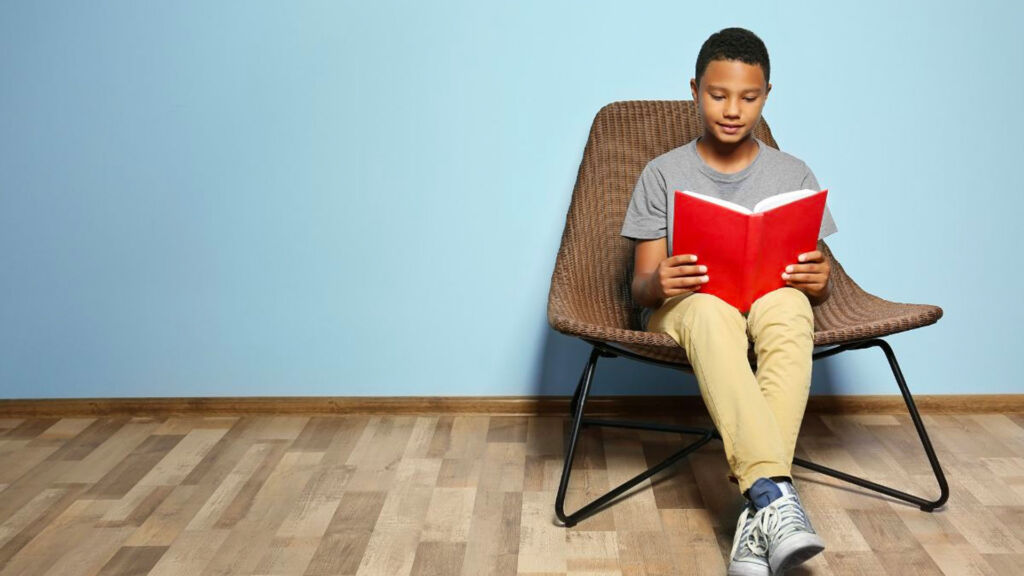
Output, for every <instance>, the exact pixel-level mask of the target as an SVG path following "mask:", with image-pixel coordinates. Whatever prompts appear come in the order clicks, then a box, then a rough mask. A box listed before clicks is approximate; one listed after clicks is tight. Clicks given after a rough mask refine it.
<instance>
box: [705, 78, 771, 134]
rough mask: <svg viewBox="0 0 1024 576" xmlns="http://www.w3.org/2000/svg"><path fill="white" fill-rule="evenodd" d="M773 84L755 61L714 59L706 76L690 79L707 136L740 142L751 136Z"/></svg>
mask: <svg viewBox="0 0 1024 576" xmlns="http://www.w3.org/2000/svg"><path fill="white" fill-rule="evenodd" d="M771 89H772V85H771V84H767V85H766V84H765V81H764V72H763V71H762V70H761V67H760V66H758V65H756V64H747V63H745V62H740V61H739V60H713V61H711V62H709V63H708V67H707V68H706V69H705V70H704V77H703V78H701V79H700V85H699V86H698V83H697V79H691V80H690V90H691V92H693V101H694V102H696V103H697V110H698V112H699V113H700V115H701V119H702V120H703V121H704V137H705V138H713V139H715V140H718V141H720V142H722V143H728V144H737V143H740V142H742V141H743V140H745V139H747V138H749V137H750V135H751V134H752V133H753V131H754V126H756V125H757V121H758V119H760V118H761V110H763V109H764V104H765V101H766V100H767V98H768V92H770V91H771Z"/></svg>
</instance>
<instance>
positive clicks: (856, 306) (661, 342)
mask: <svg viewBox="0 0 1024 576" xmlns="http://www.w3.org/2000/svg"><path fill="white" fill-rule="evenodd" d="M844 296H847V295H846V294H834V295H833V297H832V298H835V300H833V299H832V298H830V299H829V300H828V301H826V302H825V303H824V304H822V305H821V306H816V307H814V345H815V346H829V345H834V344H843V343H849V342H854V341H857V340H865V339H869V338H879V337H882V336H888V335H890V334H895V333H897V332H904V331H907V330H912V329H914V328H920V327H922V326H928V325H930V324H934V323H936V322H938V320H939V319H940V318H942V308H940V307H938V306H932V305H930V304H906V303H902V302H891V301H889V300H885V299H882V298H879V297H877V296H874V295H872V294H869V293H867V292H863V291H859V292H858V293H856V297H853V298H849V297H845V298H844ZM840 301H842V302H840ZM561 320H563V322H559V325H558V326H556V329H557V330H558V331H560V332H562V333H565V334H571V335H575V336H579V337H581V338H586V339H590V340H598V341H601V342H606V343H608V344H611V345H613V346H620V347H622V348H625V349H627V350H630V351H632V352H635V353H637V354H640V355H641V356H644V357H646V358H650V359H652V360H658V361H661V362H669V363H672V364H679V365H682V366H689V362H688V361H687V358H686V352H685V351H684V350H683V349H682V348H681V347H680V346H679V345H678V344H676V341H675V340H673V339H672V337H671V336H669V335H668V334H665V333H662V332H646V331H642V330H623V329H618V328H610V327H605V326H592V325H586V324H584V323H582V322H573V321H571V320H569V319H565V318H563V319H561ZM749 358H750V360H751V361H752V362H753V360H754V358H755V355H754V350H753V346H751V348H750V353H749Z"/></svg>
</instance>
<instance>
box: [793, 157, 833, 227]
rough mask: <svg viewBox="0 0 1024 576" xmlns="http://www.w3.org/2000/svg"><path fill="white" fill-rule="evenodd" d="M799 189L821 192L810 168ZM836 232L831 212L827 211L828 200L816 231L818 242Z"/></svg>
mask: <svg viewBox="0 0 1024 576" xmlns="http://www.w3.org/2000/svg"><path fill="white" fill-rule="evenodd" d="M800 188H801V189H805V190H821V186H819V185H818V179H817V178H815V177H814V172H811V169H810V168H807V174H805V175H804V181H803V182H802V183H801V184H800ZM838 230H839V229H838V228H836V223H835V221H834V220H832V212H830V211H829V209H828V200H825V213H824V214H822V215H821V230H819V231H818V239H819V240H820V239H822V238H824V237H826V236H828V235H830V234H835V233H836V232H837V231H838Z"/></svg>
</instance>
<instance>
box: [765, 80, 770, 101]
mask: <svg viewBox="0 0 1024 576" xmlns="http://www.w3.org/2000/svg"><path fill="white" fill-rule="evenodd" d="M771 91H772V83H771V82H769V83H768V87H767V88H765V90H764V97H765V98H767V97H768V94H769V93H770V92H771Z"/></svg>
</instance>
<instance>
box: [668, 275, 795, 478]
mask: <svg viewBox="0 0 1024 576" xmlns="http://www.w3.org/2000/svg"><path fill="white" fill-rule="evenodd" d="M648 330H650V331H652V332H665V333H667V334H669V335H670V336H672V338H673V339H674V340H675V341H676V342H678V343H679V345H680V346H682V347H683V348H684V349H685V350H686V356H687V358H688V359H689V361H690V364H691V365H692V366H693V369H694V374H695V375H696V377H697V383H698V384H699V386H700V393H701V396H702V397H703V398H704V404H705V406H707V409H708V412H709V413H710V414H711V419H712V421H713V422H714V424H715V427H716V428H717V429H718V431H719V433H720V434H721V435H722V444H723V445H724V447H725V456H726V458H727V460H728V462H729V467H730V469H731V470H732V473H733V475H735V476H736V479H737V481H738V483H739V489H740V492H745V491H746V490H747V489H748V488H750V485H751V484H753V483H754V481H755V480H757V479H758V478H761V477H771V476H781V475H785V474H788V473H789V468H790V466H789V463H787V461H786V450H785V448H784V445H783V442H782V439H781V436H780V433H779V427H778V425H777V424H776V422H775V416H774V412H773V411H772V410H771V408H770V407H769V405H768V402H767V401H766V399H765V397H764V396H763V395H762V393H761V388H760V386H759V384H758V381H757V378H756V377H755V375H754V373H753V371H752V370H751V368H750V362H749V361H748V360H747V351H748V349H749V346H750V341H749V340H748V337H747V320H746V319H745V318H744V317H743V315H742V314H740V313H739V311H737V310H736V308H734V307H732V306H731V305H729V304H727V303H725V302H724V301H723V300H721V299H720V298H718V297H717V296H712V295H709V294H701V293H699V292H696V293H692V294H687V295H682V296H676V297H673V298H669V299H668V300H666V302H665V303H664V304H663V305H662V306H661V308H659V309H658V310H657V311H655V312H654V314H653V315H652V316H651V319H650V321H649V323H648Z"/></svg>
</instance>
